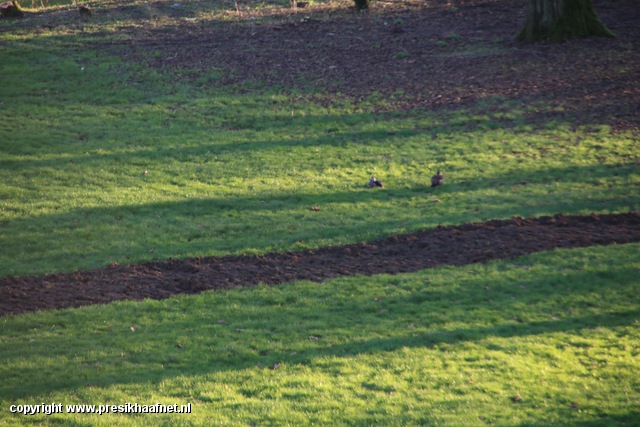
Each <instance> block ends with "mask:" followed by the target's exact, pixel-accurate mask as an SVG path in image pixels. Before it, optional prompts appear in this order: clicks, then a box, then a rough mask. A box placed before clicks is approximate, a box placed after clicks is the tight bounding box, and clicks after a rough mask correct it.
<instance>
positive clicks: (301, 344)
mask: <svg viewBox="0 0 640 427" xmlns="http://www.w3.org/2000/svg"><path fill="white" fill-rule="evenodd" d="M639 249H640V246H639V245H638V244H630V245H620V246H609V247H597V248H596V247H594V248H588V249H577V250H559V251H553V252H548V253H540V254H535V255H531V256H527V257H523V258H519V259H516V260H511V261H496V262H491V263H489V264H487V265H471V266H466V267H462V268H458V267H447V268H441V269H436V270H425V271H422V272H418V273H414V274H403V275H398V276H387V275H380V276H374V277H366V278H365V277H352V278H342V279H335V280H329V281H326V282H323V283H321V284H317V283H309V282H297V283H292V284H289V285H284V286H281V287H266V286H261V287H257V288H250V289H236V290H231V291H225V292H207V293H204V294H201V295H198V296H181V297H177V298H171V299H167V300H162V301H144V302H119V303H114V304H109V305H105V306H93V307H85V308H81V309H73V310H60V311H50V312H41V313H35V314H28V315H19V316H10V317H6V318H3V319H1V320H0V358H1V359H2V360H3V364H2V365H1V366H0V376H1V377H2V378H3V382H2V384H0V407H2V411H1V412H0V423H4V424H7V425H14V424H15V425H20V424H22V423H23V422H25V421H27V420H28V421H30V422H38V423H40V422H45V423H50V424H59V423H62V424H68V423H79V424H87V423H88V424H90V425H113V424H116V425H148V423H149V422H151V420H153V422H154V423H155V422H157V423H160V424H162V423H170V424H172V425H173V424H178V425H180V424H184V425H212V424H213V425H220V424H222V425H248V424H254V425H264V424H270V425H300V424H303V425H306V424H311V423H319V424H324V425H328V424H331V425H342V424H347V425H371V424H376V425H436V424H439V425H485V424H493V425H502V426H513V425H582V424H581V423H585V425H608V426H611V425H634V422H635V421H634V420H637V416H638V413H637V408H636V403H637V398H638V396H639V395H640V381H639V380H638V377H637V375H635V373H636V372H637V371H638V369H640V364H639V363H640V359H639V358H638V355H639V352H640V347H639V344H638V343H640V328H639V327H638V325H639V324H638V314H639V312H638V302H639V301H638V295H639V292H640V282H639V281H638V277H637V271H638V270H639V269H640V264H639V263H638V257H637V253H638V250H639ZM27 378H28V381H27V380H26V379H27ZM41 402H47V403H51V402H56V403H64V404H65V405H66V404H73V403H77V404H81V403H86V404H96V405H99V404H114V405H120V404H124V403H127V402H129V403H139V404H141V405H143V404H147V405H153V404H155V403H156V402H161V403H164V404H173V403H177V404H186V403H191V404H192V408H193V412H192V414H190V415H167V414H164V415H126V414H104V415H102V416H98V415H69V414H54V415H50V416H44V415H35V416H31V417H29V418H26V417H24V416H22V415H14V414H10V413H9V412H8V411H7V409H8V406H9V405H10V404H29V403H31V404H39V403H41ZM589 423H591V424H589Z"/></svg>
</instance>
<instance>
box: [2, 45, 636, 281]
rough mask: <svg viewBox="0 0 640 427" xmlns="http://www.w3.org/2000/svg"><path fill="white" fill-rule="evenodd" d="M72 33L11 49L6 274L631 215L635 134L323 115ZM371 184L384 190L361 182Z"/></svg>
mask: <svg viewBox="0 0 640 427" xmlns="http://www.w3.org/2000/svg"><path fill="white" fill-rule="evenodd" d="M3 36H4V37H5V38H9V36H8V35H6V34H3ZM78 37H80V36H73V35H72V36H56V37H54V36H51V37H40V38H36V37H34V36H29V35H28V34H27V35H24V34H23V35H17V36H13V39H12V40H11V43H10V44H9V45H8V46H7V48H6V49H4V51H3V54H2V55H3V61H2V65H0V67H1V71H2V74H3V76H6V77H5V84H4V85H3V89H2V101H1V102H2V104H0V105H3V106H11V107H10V113H9V115H8V119H7V120H4V121H3V123H2V124H1V125H0V149H1V151H0V165H1V167H0V181H1V182H2V186H0V225H1V226H2V228H1V229H0V277H1V276H7V275H23V274H40V273H46V272H57V271H72V270H77V269H90V268H98V267H102V266H105V265H107V264H110V263H112V262H118V263H121V264H124V263H135V262H141V261H146V260H150V259H163V258H168V257H174V258H182V257H192V256H204V255H222V254H228V253H262V252H269V251H280V250H296V249H303V248H309V247H318V246H322V245H328V244H344V243H351V242H355V241H362V240H369V239H373V238H377V237H380V236H384V235H389V234H392V233H397V232H407V231H412V230H416V229H421V228H428V227H433V226H436V225H438V224H452V223H461V222H467V221H482V220H485V219H489V218H504V217H510V216H513V215H520V216H536V215H547V214H555V213H558V212H564V213H568V214H573V213H586V212H618V211H628V210H634V209H637V208H638V200H640V186H639V184H640V174H639V173H638V168H637V163H636V162H637V159H638V149H637V144H636V140H635V138H634V137H633V135H632V134H631V133H626V134H625V133H622V134H612V133H611V132H610V131H609V129H608V127H607V126H605V125H601V124H598V123H594V124H591V125H582V126H577V125H575V124H574V123H573V122H572V120H571V118H570V117H567V118H566V119H564V120H560V119H555V120H554V121H541V120H538V119H535V115H536V114H539V111H540V110H544V109H545V108H547V107H545V106H544V105H529V104H525V103H524V102H519V101H515V100H508V99H502V98H489V99H487V100H486V101H483V102H481V103H479V104H478V105H476V106H469V107H467V108H461V109H457V110H435V111H410V112H402V113H400V112H388V113H379V112H375V111H377V110H379V109H380V108H381V107H383V106H384V104H385V103H386V102H387V101H386V99H385V98H384V97H377V98H376V97H372V98H371V99H369V100H368V101H366V102H364V103H362V104H358V105H356V104H353V103H351V102H349V101H347V100H345V99H341V98H340V97H339V96H338V97H336V99H335V102H334V103H333V104H331V106H328V107H322V106H319V105H317V104H314V103H312V102H306V101H300V99H305V95H304V94H303V95H301V96H298V95H296V98H294V97H293V96H292V95H291V94H288V93H287V92H286V91H284V90H281V91H275V90H272V89H268V88H261V89H258V90H255V89H254V90H246V89H244V90H242V91H241V92H237V91H234V88H231V89H228V88H222V87H216V86H215V85H213V84H211V83H210V80H209V77H208V74H206V73H205V72H199V73H196V74H197V75H195V76H192V77H191V78H184V79H182V80H178V81H175V79H171V78H170V76H167V75H162V74H158V73H156V72H155V71H153V70H151V69H146V68H141V67H139V66H137V65H135V64H131V63H123V62H122V61H121V60H118V59H116V58H114V57H111V56H107V55H105V54H103V53H100V52H98V51H94V50H91V49H88V48H80V47H78V46H76V45H75V43H78V42H79V39H78ZM69 46H71V48H69ZM217 73H219V72H216V71H214V72H213V75H211V76H210V77H211V79H213V81H215V78H216V75H217ZM203 81H207V82H209V83H207V84H204V83H202V82H203ZM296 99H297V100H296ZM532 117H533V118H534V119H532ZM437 168H442V169H443V171H444V173H445V176H446V179H447V185H446V186H445V187H443V188H442V189H438V191H437V192H435V193H434V192H433V191H432V190H431V189H429V188H428V183H429V179H430V176H431V174H433V173H434V172H435V170H436V169H437ZM372 174H375V175H376V176H377V177H378V178H379V179H381V180H382V181H383V182H384V183H385V185H386V187H385V189H383V190H382V191H370V190H368V189H366V188H365V186H364V184H365V183H366V181H367V180H368V178H369V176H371V175H372ZM525 181H526V183H525V184H522V183H523V182H525ZM434 195H435V196H437V198H438V199H439V200H440V201H441V203H433V202H432V199H433V197H434ZM312 206H320V208H321V210H320V211H319V212H312V211H311V210H310V207H312Z"/></svg>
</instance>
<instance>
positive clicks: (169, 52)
mask: <svg viewBox="0 0 640 427" xmlns="http://www.w3.org/2000/svg"><path fill="white" fill-rule="evenodd" d="M529 3H530V2H529V1H528V0H518V1H514V0H465V1H452V0H446V1H445V0H433V1H429V2H428V3H425V2H411V1H406V2H394V1H378V2H376V3H375V4H374V6H373V7H372V8H371V10H370V11H369V12H366V13H356V12H354V11H353V9H326V8H317V9H313V8H312V9H305V10H304V11H302V12H300V11H299V12H298V13H287V14H285V13H281V14H280V15H273V16H271V17H270V18H269V19H265V18H264V17H262V16H258V17H255V16H254V17H251V16H247V17H245V18H244V19H239V20H236V21H232V22H221V21H216V20H211V21H199V22H195V23H192V24H189V23H184V22H183V23H181V24H179V28H174V27H172V28H171V30H170V31H168V29H167V28H166V27H163V28H152V27H145V28H144V29H140V28H136V30H135V33H132V34H131V36H130V38H129V39H128V40H127V42H126V43H127V44H126V47H125V46H124V45H123V44H121V45H116V46H113V47H115V49H113V50H114V52H120V53H123V52H126V55H127V56H129V57H133V58H136V59H138V60H140V61H143V62H146V63H148V64H149V65H151V66H155V67H158V68H161V69H163V70H170V71H171V72H173V73H176V74H178V75H180V77H181V78H188V77H189V75H190V73H193V70H205V71H206V70H212V69H213V70H218V71H219V72H220V78H219V80H217V81H215V82H214V83H213V84H216V85H220V84H223V85H238V87H239V88H240V89H239V90H242V88H243V87H244V86H243V85H245V86H246V87H247V90H252V89H251V88H253V87H254V85H255V82H258V87H261V86H260V85H265V86H266V87H275V88H278V87H286V88H291V87H298V88H300V89H303V90H305V89H306V90H309V88H312V89H311V92H312V94H310V95H309V96H308V99H311V100H314V101H317V102H320V103H326V104H330V103H331V102H333V101H334V100H335V99H336V96H338V97H345V98H347V99H349V100H353V101H355V102H368V101H371V100H372V99H373V100H376V99H378V100H383V101H384V102H382V103H380V105H381V106H383V108H386V109H393V110H398V109H411V108H430V109H431V108H442V107H456V106H460V105H474V104H477V103H482V104H481V106H482V108H483V111H485V112H488V113H489V112H493V111H494V110H496V109H497V111H498V112H502V111H500V108H505V107H506V108H508V105H509V104H508V101H509V100H518V101H522V100H525V101H526V102H527V103H528V104H529V105H530V106H532V107H535V108H532V110H534V111H533V112H531V113H529V114H530V117H526V118H525V119H526V120H527V121H529V122H534V123H542V124H546V123H548V122H549V121H550V120H563V121H569V122H571V123H575V124H576V125H581V124H594V123H596V124H609V125H611V126H612V127H613V129H614V130H629V129H634V130H638V129H640V56H639V52H640V25H639V22H640V8H639V7H638V3H637V1H634V0H617V1H610V0H606V1H605V0H594V5H595V7H596V11H597V13H598V15H599V17H600V18H601V20H602V21H603V22H605V23H606V25H607V26H608V27H609V28H610V29H611V30H612V31H613V32H614V33H615V34H616V36H617V38H615V39H608V38H599V37H591V38H586V39H581V40H573V41H570V42H567V43H560V44H549V43H540V44H527V43H521V42H517V41H516V40H515V39H514V37H515V35H516V34H517V33H518V31H519V30H520V28H521V26H522V24H523V23H524V20H525V17H526V13H527V8H528V7H529ZM427 4H428V5H427ZM150 51H153V52H154V55H153V58H150V57H149V52H150ZM248 82H253V83H254V85H251V84H249V85H246V84H247V83H248ZM372 97H373V98H372ZM338 99H340V98H338Z"/></svg>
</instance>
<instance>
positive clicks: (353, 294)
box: [0, 1, 640, 427]
mask: <svg viewBox="0 0 640 427" xmlns="http://www.w3.org/2000/svg"><path fill="white" fill-rule="evenodd" d="M173 3H175V2H173V1H172V2H164V3H163V2H154V3H148V4H147V3H145V2H137V1H132V2H113V4H114V5H115V6H114V7H113V8H110V4H111V3H110V2H105V3H102V4H99V5H97V6H99V7H102V8H103V10H104V14H103V15H101V16H102V17H101V18H100V19H102V21H99V22H98V23H93V21H88V22H83V21H81V20H80V18H76V20H74V21H70V22H67V21H64V19H67V18H64V16H67V15H64V14H63V12H64V11H65V10H66V9H64V7H58V6H56V7H55V8H52V9H53V11H54V12H52V13H53V14H52V16H53V17H54V18H55V17H56V16H60V18H55V19H58V21H56V20H55V19H53V20H52V21H51V22H53V24H50V23H49V22H48V21H47V23H46V25H37V26H34V27H33V28H30V27H29V26H28V25H29V22H31V21H28V20H24V21H19V22H13V21H8V20H1V21H0V72H1V75H2V76H3V83H2V85H1V86H0V106H1V107H2V109H3V112H4V119H3V120H2V122H0V277H7V276H12V275H35V274H43V273H50V272H62V271H65V272H66V271H74V270H79V269H94V268H101V267H104V266H106V265H109V264H112V263H120V264H126V263H138V262H143V261H147V260H152V259H167V258H184V257H195V256H207V255H225V254H242V253H266V252H272V251H291V250H298V249H304V248H314V247H320V246H324V245H338V244H346V243H353V242H357V241H363V240H371V239H376V238H379V237H383V236H387V235H390V234H393V233H399V232H408V231H413V230H417V229H422V228H430V227H435V226H437V225H439V224H459V223H463V222H468V221H483V220H486V219H493V218H508V217H511V216H514V215H519V216H540V215H550V214H556V213H564V214H577V213H590V212H627V211H634V210H638V204H639V201H640V170H639V169H638V159H640V151H639V149H638V137H637V129H636V130H633V128H632V127H631V128H630V129H631V130H629V129H626V130H625V129H623V130H620V129H613V128H612V127H611V124H610V123H609V122H606V121H602V120H599V118H600V117H599V116H597V115H594V116H593V117H592V116H588V115H587V114H586V113H585V116H584V117H582V116H581V117H576V116H575V115H574V114H573V113H571V114H569V113H567V114H565V110H564V109H563V108H565V107H567V108H568V107H569V106H568V105H566V106H564V107H563V105H561V104H559V103H556V102H554V103H552V102H548V103H547V102H545V100H544V99H542V98H541V97H538V98H536V99H535V100H532V99H528V98H527V97H526V96H512V97H510V96H505V95H503V94H494V95H491V94H487V96H485V97H481V98H479V99H476V100H474V101H473V102H467V103H461V104H460V105H457V106H456V105H454V106H449V107H446V106H443V107H438V108H428V107H427V108H409V109H402V110H400V109H396V108H395V107H394V106H395V105H396V103H398V104H401V103H402V101H403V99H404V97H405V96H406V97H408V96H409V95H410V94H405V93H402V92H398V93H395V94H393V95H391V96H389V95H387V94H385V95H383V94H380V93H375V92H374V93H372V94H371V95H370V96H369V97H365V98H363V99H360V100H354V99H353V98H352V97H349V96H346V95H345V96H342V95H339V94H334V93H329V92H323V91H322V90H321V89H318V88H315V87H313V86H310V87H302V88H300V87H297V88H295V89H294V88H288V87H286V86H281V87H279V86H274V85H271V84H266V83H261V82H247V83H246V84H239V85H229V86H225V85H222V84H218V82H219V81H220V79H221V70H220V69H214V68H212V69H207V68H204V69H193V70H188V69H183V70H180V71H176V70H175V69H169V68H162V67H155V68H150V67H147V65H148V62H145V61H141V60H140V59H141V56H140V53H139V52H137V53H136V54H135V55H133V54H131V55H128V53H127V52H121V53H120V54H116V52H114V51H113V50H109V49H107V48H106V47H105V46H109V45H110V43H111V42H116V41H118V42H121V41H122V40H123V39H124V38H126V37H127V35H126V32H125V31H124V30H123V28H126V29H127V31H130V30H131V29H132V28H135V27H136V26H137V25H140V26H141V27H142V26H143V25H144V26H147V27H150V26H151V27H154V28H155V27H157V28H158V29H159V30H160V31H171V28H170V25H171V24H172V23H171V22H169V23H168V24H167V23H166V22H164V21H163V19H164V18H163V17H162V16H159V15H157V13H158V10H161V11H163V10H168V8H170V7H171V4H173ZM312 3H313V2H312ZM383 3H384V2H380V4H383ZM450 3H451V2H450ZM489 3H490V2H489ZM180 4H182V6H180V7H184V8H185V9H187V8H191V7H196V6H197V7H198V8H201V7H204V8H205V9H204V10H200V11H198V13H195V12H194V14H193V15H188V16H187V18H188V19H201V18H202V19H204V18H206V20H204V23H205V24H208V23H212V25H222V23H223V22H224V19H228V20H232V21H242V19H243V17H244V15H243V14H242V13H238V14H237V15H233V14H224V13H222V15H221V14H220V13H221V12H219V10H218V9H220V4H218V3H213V2H211V5H208V3H203V2H195V1H194V2H192V3H187V2H182V3H180ZM52 5H53V2H52ZM207 7H208V8H210V10H207V9H206V8H207ZM225 7H226V8H233V5H232V4H231V2H229V3H228V4H227V5H226V6H225ZM265 7H266V6H265ZM96 9H98V7H96ZM451 9H452V10H453V9H455V7H454V6H451ZM38 13H39V12H38ZM56 13H60V14H59V15H56ZM127 13H129V14H130V15H126V14H127ZM373 13H374V12H372V15H371V16H373V18H372V19H375V15H373ZM96 15H99V14H96ZM69 16H70V15H69ZM221 16H222V17H221ZM203 17H204V18H203ZM34 19H36V21H34V22H40V21H37V19H41V16H38V17H36V18H34ZM96 19H97V18H96ZM138 21H140V22H138ZM142 21H144V22H142ZM172 22H173V21H172ZM188 22H192V21H188ZM240 24H242V25H245V24H243V23H242V22H241V23H240ZM163 25H165V26H164V27H163ZM246 25H256V26H257V25H259V23H258V21H252V20H250V19H247V21H246ZM274 31H278V30H274ZM459 39H461V37H460V36H458V35H456V34H455V33H452V34H449V36H448V38H446V39H445V40H440V41H439V42H438V43H440V45H441V46H442V48H443V49H445V48H446V49H449V48H451V46H454V45H455V44H456V43H460V40H459ZM434 43H435V42H434ZM465 43H467V41H466V40H465ZM468 43H469V45H466V46H465V47H464V50H463V51H460V52H458V51H453V50H452V51H451V52H449V51H447V54H450V55H466V56H470V57H473V56H474V55H481V54H483V52H493V51H496V50H500V49H503V46H502V45H501V44H500V41H496V42H495V44H494V45H485V44H482V45H480V44H479V45H477V46H476V45H474V44H473V43H474V41H473V40H470V41H468ZM436 45H437V44H436ZM630 45H631V44H630ZM451 49H453V48H451ZM625 49H626V50H625ZM625 49H620V50H619V51H616V52H615V53H616V54H619V55H621V56H624V55H629V54H632V53H633V52H632V48H629V47H627V48H625ZM636 54H637V52H636ZM165 55H166V52H164V51H162V50H161V49H149V51H148V52H145V54H144V55H142V56H143V58H142V59H144V60H149V59H153V58H154V57H156V56H157V57H158V58H162V59H163V60H164V59H166V57H165ZM411 55H412V52H409V51H407V52H404V51H403V52H398V54H397V56H396V57H395V59H397V60H407V62H408V61H411V60H413V57H411ZM572 60H573V59H572V58H568V59H566V63H570V62H571V61H572ZM150 62H153V61H150ZM621 63H622V62H621ZM615 64H616V63H615V61H612V64H611V65H612V68H611V73H612V74H611V75H612V76H614V77H615V76H616V75H624V76H626V77H627V80H625V81H628V80H629V79H628V77H629V76H630V75H632V74H633V73H634V72H637V71H634V70H630V69H627V68H624V67H620V68H616V65H615ZM616 73H619V74H616ZM604 77H606V78H609V76H604ZM604 77H603V80H604ZM613 80H615V79H613ZM461 85H462V84H461ZM558 87H559V86H558ZM558 87H556V88H554V89H553V90H555V89H557V88H558ZM636 90H637V87H630V88H628V89H627V91H626V92H625V93H628V94H631V95H629V96H630V97H629V98H627V99H625V102H629V99H633V98H632V96H633V94H635V93H636V92H634V91H636ZM585 96H586V95H585ZM314 100H322V102H314ZM594 114H595V113H594ZM437 169H442V170H443V171H444V174H445V177H446V184H445V185H444V186H443V187H439V188H437V189H431V188H430V187H429V179H430V177H431V175H432V174H433V173H435V171H436V170H437ZM371 175H375V176H377V177H378V178H379V179H381V180H382V181H383V182H384V183H385V187H384V188H382V189H376V190H369V189H367V188H365V183H366V182H367V180H368V179H369V177H370V176H371ZM312 208H313V209H312ZM639 251H640V245H639V244H628V245H612V246H607V247H591V248H585V249H575V250H557V251H551V252H544V253H537V254H533V255H530V256H526V257H522V258H518V259H514V260H503V261H496V262H491V263H488V264H486V265H468V266H465V267H446V268H440V269H433V270H425V271H421V272H418V273H412V274H403V275H397V276H387V275H379V276H373V277H349V278H339V279H332V280H328V281H325V282H323V283H311V282H295V283H290V284H286V285H283V286H279V287H266V286H258V287H254V288H246V289H234V290H230V291H225V292H206V293H202V294H199V295H195V296H179V297H175V298H170V299H166V300H162V301H138V302H133V301H130V302H118V303H113V304H108V305H101V306H90V307H84V308H81V309H73V310H56V311H49V312H37V313H31V314H23V315H14V316H5V317H1V318H0V362H1V363H0V378H1V379H2V381H0V425H11V426H13V425H15V426H18V425H29V424H45V425H65V426H66V425H71V426H75V425H77V426H84V425H105V426H107V425H109V426H111V425H140V426H143V425H150V424H153V425H202V426H209V425H238V426H241V425H242V426H246V425H292V426H294V425H305V424H316V425H363V426H364V425H385V426H386V425H390V426H392V425H398V426H400V425H450V426H459V425H464V426H466V425H498V426H532V425H536V426H538V425H553V426H561V425H567V426H581V427H593V426H633V425H640V422H639V421H638V420H639V419H640V411H639V410H638V401H639V398H640V380H639V379H638V375H637V373H638V372H640V323H639V319H640V310H639V307H640V297H639V295H640V279H638V276H639V275H638V272H639V271H640V257H638V253H639ZM52 403H55V404H62V405H63V406H66V405H73V404H93V405H123V406H124V405H126V404H136V403H137V404H139V405H155V404H156V403H162V404H167V405H172V404H178V405H183V404H191V408H192V411H191V413H190V414H155V415H151V414H114V413H105V414H102V415H97V414H70V413H68V411H67V410H66V407H64V408H63V412H65V413H55V414H51V415H46V414H43V413H36V414H34V415H22V414H20V413H15V412H13V411H15V410H18V409H19V408H24V405H45V404H52ZM39 408H40V409H44V406H39ZM41 412H42V411H41Z"/></svg>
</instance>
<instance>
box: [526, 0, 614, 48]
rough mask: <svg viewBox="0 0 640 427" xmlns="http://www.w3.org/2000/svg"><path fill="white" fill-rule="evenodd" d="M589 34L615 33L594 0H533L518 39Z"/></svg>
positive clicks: (543, 38)
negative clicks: (601, 17) (596, 8)
mask: <svg viewBox="0 0 640 427" xmlns="http://www.w3.org/2000/svg"><path fill="white" fill-rule="evenodd" d="M587 36H603V37H615V35H614V34H613V33H612V32H611V31H610V30H609V29H608V28H607V27H606V26H605V25H604V24H603V23H602V22H600V20H599V19H598V17H597V16H596V13H595V11H594V10H593V6H592V4H591V0H532V3H531V10H530V12H529V17H528V18H527V22H526V23H525V25H524V28H523V29H522V31H520V34H518V36H517V37H516V38H517V39H518V40H522V41H528V42H536V41H542V40H548V41H555V42H560V41H565V40H569V39H573V38H579V37H587Z"/></svg>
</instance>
